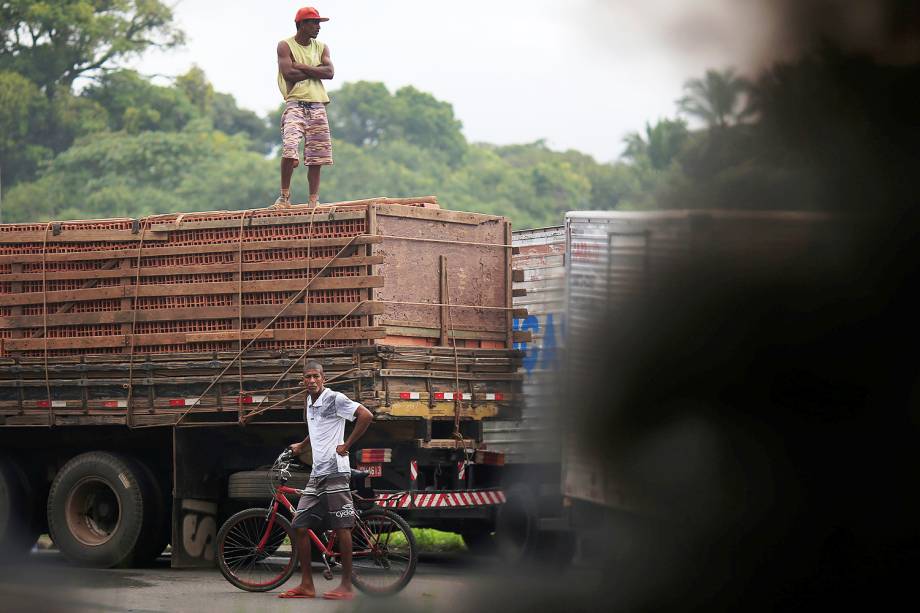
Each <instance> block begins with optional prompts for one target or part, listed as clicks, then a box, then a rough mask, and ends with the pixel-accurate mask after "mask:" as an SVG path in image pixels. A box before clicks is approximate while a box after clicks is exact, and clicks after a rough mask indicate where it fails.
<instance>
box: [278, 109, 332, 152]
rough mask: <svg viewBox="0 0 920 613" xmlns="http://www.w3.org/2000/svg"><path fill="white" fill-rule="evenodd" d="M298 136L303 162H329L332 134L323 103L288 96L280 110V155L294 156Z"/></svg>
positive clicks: (297, 144)
mask: <svg viewBox="0 0 920 613" xmlns="http://www.w3.org/2000/svg"><path fill="white" fill-rule="evenodd" d="M301 139H302V140H303V141H304V146H303V163H304V166H317V165H321V164H332V138H331V136H330V135H329V120H328V118H327V117H326V105H325V104H323V103H322V102H304V103H300V102H297V101H294V100H290V101H288V102H287V104H285V107H284V113H282V114H281V143H282V145H281V157H284V158H293V159H295V160H296V159H297V158H298V157H299V156H298V155H297V149H298V146H299V145H300V141H301Z"/></svg>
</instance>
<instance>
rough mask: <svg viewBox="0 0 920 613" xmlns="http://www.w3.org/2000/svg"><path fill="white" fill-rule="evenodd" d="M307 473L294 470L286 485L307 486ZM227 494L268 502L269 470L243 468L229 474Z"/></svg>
mask: <svg viewBox="0 0 920 613" xmlns="http://www.w3.org/2000/svg"><path fill="white" fill-rule="evenodd" d="M308 478H309V473H303V472H295V473H293V474H292V475H291V478H290V480H289V481H288V482H287V485H288V487H293V488H296V489H303V488H305V487H306V486H307V479H308ZM227 496H228V497H229V498H231V499H233V500H261V501H263V502H266V503H267V502H268V500H269V499H270V498H271V496H272V490H271V471H269V470H244V471H241V472H238V473H233V474H232V475H230V479H229V480H228V483H227Z"/></svg>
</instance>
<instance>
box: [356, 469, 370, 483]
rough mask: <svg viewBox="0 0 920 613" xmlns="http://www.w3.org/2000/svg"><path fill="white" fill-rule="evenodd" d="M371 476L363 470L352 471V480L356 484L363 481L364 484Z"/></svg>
mask: <svg viewBox="0 0 920 613" xmlns="http://www.w3.org/2000/svg"><path fill="white" fill-rule="evenodd" d="M370 476H371V474H370V473H369V472H365V471H363V470H355V469H354V468H352V469H351V480H352V481H353V482H354V481H362V482H363V481H364V480H365V479H367V478H368V477H370Z"/></svg>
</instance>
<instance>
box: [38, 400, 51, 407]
mask: <svg viewBox="0 0 920 613" xmlns="http://www.w3.org/2000/svg"><path fill="white" fill-rule="evenodd" d="M35 406H37V407H40V408H42V409H47V408H48V407H50V406H51V403H49V402H48V401H47V400H39V401H38V402H36V403H35Z"/></svg>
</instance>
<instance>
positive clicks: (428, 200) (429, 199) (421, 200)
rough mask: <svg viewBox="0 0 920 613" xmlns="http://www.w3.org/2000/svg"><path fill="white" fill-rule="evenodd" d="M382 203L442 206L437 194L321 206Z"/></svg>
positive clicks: (333, 204)
mask: <svg viewBox="0 0 920 613" xmlns="http://www.w3.org/2000/svg"><path fill="white" fill-rule="evenodd" d="M366 204H370V205H382V204H402V205H415V204H433V205H435V206H437V207H440V205H439V204H438V197H437V196H419V197H417V198H384V197H382V196H381V197H379V198H365V199H364V200H347V201H345V202H335V203H331V204H325V205H324V204H321V205H320V206H321V207H325V206H336V207H339V206H358V205H366Z"/></svg>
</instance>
